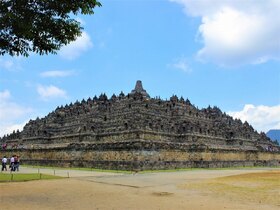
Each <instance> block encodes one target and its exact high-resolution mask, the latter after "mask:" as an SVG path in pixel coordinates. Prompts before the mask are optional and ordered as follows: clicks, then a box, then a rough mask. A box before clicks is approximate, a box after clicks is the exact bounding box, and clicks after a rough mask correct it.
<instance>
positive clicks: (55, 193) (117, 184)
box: [0, 169, 280, 210]
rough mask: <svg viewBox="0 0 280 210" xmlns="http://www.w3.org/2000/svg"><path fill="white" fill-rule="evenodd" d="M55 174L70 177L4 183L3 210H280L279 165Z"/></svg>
mask: <svg viewBox="0 0 280 210" xmlns="http://www.w3.org/2000/svg"><path fill="white" fill-rule="evenodd" d="M30 170H31V169H23V171H25V172H29V171H30ZM33 170H35V169H33ZM36 170H37V169H36ZM41 171H43V169H41ZM44 173H53V171H51V170H47V169H46V171H44ZM56 174H60V175H63V174H64V175H63V176H68V175H69V174H70V178H65V179H59V180H41V181H30V182H21V183H0V204H1V205H0V209H1V210H2V209H5V210H6V209H7V210H8V209H22V210H24V209H28V210H29V209H59V210H63V209H68V210H69V209H96V210H97V209H99V210H103V209H105V210H107V209H108V210H113V209H114V210H118V209H124V210H129V209H131V210H137V209H144V210H150V209H151V210H155V209H156V210H159V209H161V210H173V209H174V210H177V209H190V210H206V209H207V210H212V209H213V210H218V209H231V210H233V209H236V210H274V209H275V210H276V209H277V210H279V209H280V169H234V170H190V171H178V172H158V173H144V174H139V173H138V174H113V173H100V172H83V171H78V172H77V171H69V170H68V171H66V170H60V171H56ZM66 174H67V175H66Z"/></svg>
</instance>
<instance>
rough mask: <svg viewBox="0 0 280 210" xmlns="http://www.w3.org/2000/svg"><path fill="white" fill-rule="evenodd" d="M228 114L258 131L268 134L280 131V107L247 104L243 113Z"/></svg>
mask: <svg viewBox="0 0 280 210" xmlns="http://www.w3.org/2000/svg"><path fill="white" fill-rule="evenodd" d="M228 114H229V115H231V116H232V117H234V118H238V119H241V120H242V121H243V122H245V121H247V122H248V123H250V124H251V125H252V126H253V127H254V128H255V129H256V130H258V131H264V132H267V131H268V130H270V129H280V105H277V106H264V105H259V106H255V105H252V104H246V105H245V106H244V107H243V109H242V110H241V111H233V112H228Z"/></svg>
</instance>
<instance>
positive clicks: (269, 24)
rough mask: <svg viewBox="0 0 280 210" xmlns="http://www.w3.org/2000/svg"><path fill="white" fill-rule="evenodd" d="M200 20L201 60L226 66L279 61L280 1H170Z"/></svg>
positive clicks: (199, 53) (199, 54) (199, 55)
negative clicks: (181, 6) (180, 5)
mask: <svg viewBox="0 0 280 210" xmlns="http://www.w3.org/2000/svg"><path fill="white" fill-rule="evenodd" d="M170 1H172V2H177V3H179V4H182V5H183V6H184V11H185V12H186V14H187V15H190V16H195V17H201V24H200V26H199V29H198V37H199V38H200V39H201V41H202V43H203V45H204V46H203V48H202V49H200V50H199V52H198V53H197V55H198V58H199V59H201V60H204V61H211V62H214V63H217V64H219V65H223V66H234V65H242V64H247V63H250V64H258V63H264V62H266V61H268V60H273V59H275V60H279V59H280V36H279V31H280V1H278V0H266V1H257V0H246V1H241V0H212V1H203V0H170Z"/></svg>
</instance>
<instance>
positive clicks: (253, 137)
mask: <svg viewBox="0 0 280 210" xmlns="http://www.w3.org/2000/svg"><path fill="white" fill-rule="evenodd" d="M0 143H1V144H2V148H1V150H0V153H2V154H1V155H3V154H6V155H12V154H14V153H15V154H19V155H20V156H21V161H22V162H23V163H27V164H37V165H56V166H73V167H74V166H75V167H94V168H104V169H126V170H135V169H139V170H141V169H170V168H188V167H207V168H208V167H232V166H279V165H280V164H279V161H280V149H279V146H278V145H276V144H274V143H273V142H272V141H271V140H270V139H269V138H268V137H266V135H265V134H264V133H258V132H257V131H255V130H254V128H253V127H252V126H250V125H249V124H248V123H247V122H245V123H242V122H241V120H238V119H233V118H232V117H230V116H229V115H227V114H225V113H223V112H222V111H221V110H220V109H219V108H218V107H210V106H209V107H208V108H203V109H198V108H196V107H195V106H194V105H193V104H191V102H190V101H189V100H188V99H186V100H185V99H183V98H182V97H181V98H178V97H177V96H176V95H173V96H172V97H171V98H170V99H169V100H162V99H160V98H151V97H150V96H149V94H148V93H147V92H146V90H145V89H144V88H143V86H142V82H141V81H137V83H136V86H135V88H134V89H133V90H132V91H131V93H129V94H127V95H125V94H124V93H123V92H121V93H120V94H119V95H118V96H117V95H114V94H113V95H112V97H111V98H108V97H107V96H106V95H105V94H101V95H100V96H99V97H96V96H95V97H94V98H92V99H91V98H89V99H87V100H82V101H81V102H78V101H77V102H75V103H74V104H72V103H71V104H69V105H65V106H64V107H58V108H57V109H56V110H55V111H53V112H51V113H49V114H48V115H47V116H46V117H44V118H41V119H39V118H37V119H36V120H30V121H29V122H28V123H27V124H26V125H25V126H24V129H23V131H21V132H19V131H17V132H13V133H12V134H10V135H7V136H6V135H5V136H4V137H2V138H0Z"/></svg>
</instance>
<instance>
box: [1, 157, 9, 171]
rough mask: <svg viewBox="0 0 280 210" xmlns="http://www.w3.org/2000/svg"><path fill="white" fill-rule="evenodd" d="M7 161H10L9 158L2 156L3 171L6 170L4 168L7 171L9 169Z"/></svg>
mask: <svg viewBox="0 0 280 210" xmlns="http://www.w3.org/2000/svg"><path fill="white" fill-rule="evenodd" d="M7 161H8V159H7V158H6V156H4V157H3V158H2V171H4V169H5V171H7Z"/></svg>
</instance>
